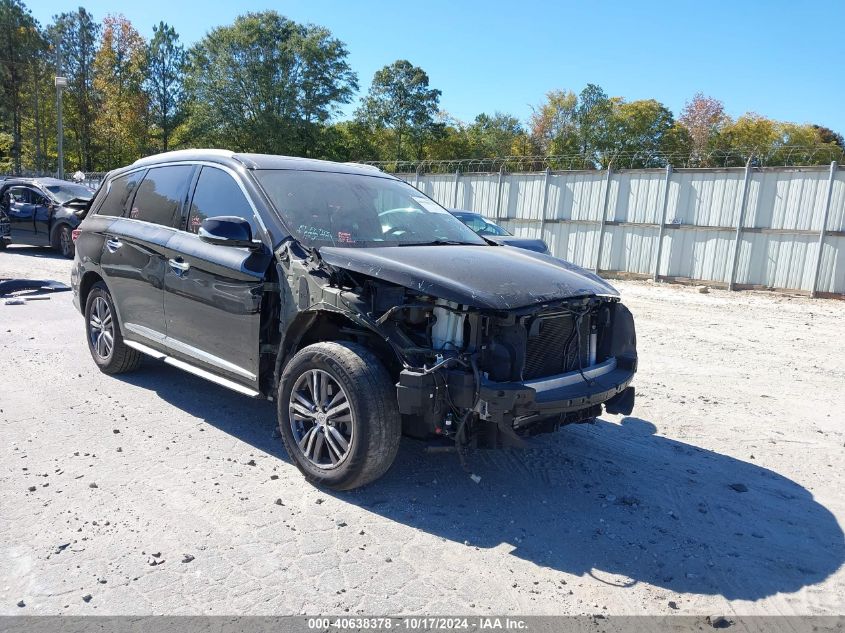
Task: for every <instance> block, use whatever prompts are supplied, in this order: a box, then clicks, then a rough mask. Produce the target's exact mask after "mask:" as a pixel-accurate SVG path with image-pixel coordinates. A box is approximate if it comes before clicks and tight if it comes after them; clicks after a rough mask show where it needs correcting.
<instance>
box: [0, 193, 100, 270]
mask: <svg viewBox="0 0 845 633" xmlns="http://www.w3.org/2000/svg"><path fill="white" fill-rule="evenodd" d="M93 196H94V192H93V191H91V190H90V189H89V188H88V187H86V186H84V185H79V184H76V183H73V182H68V181H66V180H58V179H56V178H8V179H6V180H3V181H2V182H0V246H3V247H5V245H6V244H7V243H8V242H14V243H16V244H30V245H33V246H52V247H53V248H54V249H56V250H57V251H59V252H60V253H61V254H62V255H64V256H65V257H68V258H70V257H73V239H72V233H73V230H74V229H75V228H76V227H78V226H79V223H80V222H81V221H82V218H83V217H84V216H85V212H86V211H87V210H88V205H89V204H90V202H91V198H92V197H93ZM4 218H5V219H4Z"/></svg>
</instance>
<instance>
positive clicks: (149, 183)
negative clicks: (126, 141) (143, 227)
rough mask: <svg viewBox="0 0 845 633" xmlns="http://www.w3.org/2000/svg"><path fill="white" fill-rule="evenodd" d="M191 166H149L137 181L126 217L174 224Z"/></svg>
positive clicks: (177, 220)
mask: <svg viewBox="0 0 845 633" xmlns="http://www.w3.org/2000/svg"><path fill="white" fill-rule="evenodd" d="M192 170H193V167H192V166H190V165H176V166H173V167H155V168H153V169H150V170H149V171H148V172H147V175H146V176H144V179H143V180H142V181H141V184H140V185H138V193H136V194H135V200H134V201H133V202H132V210H131V211H130V212H129V217H130V218H132V219H135V220H143V221H144V222H150V223H152V224H160V225H161V226H169V227H172V228H176V227H177V226H178V225H179V224H180V223H181V215H180V214H179V209H180V208H181V206H182V200H183V199H184V197H185V191H186V188H187V184H188V180H189V178H190V176H191V171H192Z"/></svg>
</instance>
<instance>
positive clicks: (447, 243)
mask: <svg viewBox="0 0 845 633" xmlns="http://www.w3.org/2000/svg"><path fill="white" fill-rule="evenodd" d="M396 246H483V244H478V243H476V242H461V241H460V240H445V239H439V240H431V241H430V242H396Z"/></svg>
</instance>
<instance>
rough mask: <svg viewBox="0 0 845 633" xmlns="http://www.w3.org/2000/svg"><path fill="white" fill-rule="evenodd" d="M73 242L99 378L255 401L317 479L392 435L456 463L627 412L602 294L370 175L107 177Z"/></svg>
mask: <svg viewBox="0 0 845 633" xmlns="http://www.w3.org/2000/svg"><path fill="white" fill-rule="evenodd" d="M76 247H77V254H76V259H75V263H74V267H73V271H72V286H73V289H74V293H75V303H76V305H77V307H78V308H79V309H80V310H81V311H82V312H83V314H84V315H85V331H86V337H87V340H88V346H89V348H90V351H91V355H92V357H93V360H94V362H95V363H96V364H97V366H98V367H99V368H100V369H101V370H102V371H103V372H105V373H110V374H117V373H121V372H126V371H130V370H132V369H135V368H136V367H137V366H138V364H139V362H140V358H141V355H142V354H145V355H148V356H151V357H153V358H157V359H160V360H163V361H164V362H166V363H169V364H172V365H174V366H176V367H179V368H182V369H184V370H187V371H189V372H191V373H194V374H196V375H199V376H201V377H203V378H206V379H209V380H211V381H213V382H216V383H218V384H221V385H224V386H226V387H229V388H231V389H234V390H236V391H238V392H240V393H243V394H246V395H249V396H252V397H256V398H258V397H263V398H267V399H270V400H274V401H275V402H276V406H277V414H278V424H279V430H280V433H281V437H282V440H283V442H284V444H285V447H286V448H287V451H288V453H289V454H290V456H291V458H292V460H293V462H294V463H295V464H296V465H297V467H298V468H299V469H300V470H301V471H302V472H303V474H304V475H305V477H306V478H307V479H308V480H309V481H311V482H314V483H317V484H320V485H324V486H328V487H331V488H335V489H350V488H354V487H357V486H361V485H364V484H366V483H368V482H371V481H373V480H375V479H376V478H378V477H379V476H381V475H382V474H383V473H385V472H386V471H387V469H388V468H389V467H390V465H391V463H392V462H393V460H394V457H395V456H396V452H397V450H398V446H399V439H400V435H401V434H402V433H403V432H404V433H406V434H408V435H411V436H414V437H418V438H440V441H443V440H448V441H449V442H454V443H455V444H456V445H457V447H458V448H459V449H460V450H459V454H460V455H463V454H464V451H465V450H466V449H468V448H470V447H499V446H504V445H515V444H520V443H522V442H523V441H524V438H526V437H527V436H532V435H536V434H540V433H545V432H549V431H554V430H556V429H557V428H559V427H560V426H561V425H562V424H568V423H575V422H582V421H586V420H590V419H592V418H594V417H595V416H597V415H599V413H600V412H601V410H602V406H604V408H605V409H606V410H607V411H609V412H614V413H630V411H631V409H632V407H633V403H634V391H633V387H630V386H629V385H630V383H631V381H632V379H633V376H634V373H635V371H636V369H637V352H636V337H635V333H634V322H633V318H632V316H631V313H630V312H629V311H628V310H627V309H626V308H625V306H624V305H622V303H620V301H619V295H618V293H617V292H616V291H615V290H614V289H613V288H612V287H611V286H610V285H609V284H608V283H607V282H605V281H603V280H602V279H601V278H599V277H597V276H596V275H594V274H592V273H590V272H587V271H585V270H583V269H580V268H578V267H576V266H574V265H571V264H569V263H566V262H564V261H562V260H559V259H555V258H552V257H549V256H547V255H543V254H540V253H535V252H531V251H528V250H520V249H511V248H507V247H503V246H498V245H494V244H490V243H488V242H486V241H484V240H483V239H481V238H480V237H479V236H477V235H476V234H475V233H474V232H472V231H471V230H470V229H469V228H467V227H466V226H465V225H463V224H462V223H461V222H460V221H458V220H457V219H456V218H455V217H454V216H452V215H451V214H450V213H448V212H447V211H446V210H445V209H444V208H442V207H441V206H439V205H438V204H437V203H435V202H434V201H432V200H431V199H429V198H427V197H426V196H425V195H423V194H422V193H420V192H419V191H418V190H416V189H414V188H413V187H412V186H410V185H408V184H407V183H405V182H403V181H401V180H398V179H396V178H394V177H392V176H390V175H388V174H384V173H381V172H378V171H376V170H373V169H371V168H365V167H357V166H353V165H347V164H337V163H330V162H324V161H316V160H306V159H297V158H286V157H280V156H265V155H253V154H235V153H231V152H223V151H219V150H186V151H179V152H170V153H167V154H161V155H158V156H153V157H148V158H145V159H142V160H140V161H137V162H136V163H134V164H133V165H131V166H129V167H127V168H124V169H121V170H118V171H115V172H112V173H110V174H109V175H108V177H107V179H106V181H105V183H104V185H103V186H102V187H101V188H100V189H99V190H98V193H97V196H96V197H95V199H94V201H93V204H92V206H91V211H90V213H89V214H88V216H87V217H86V219H85V220H84V221H83V223H82V225H81V226H80V230H79V237H78V239H77V242H76Z"/></svg>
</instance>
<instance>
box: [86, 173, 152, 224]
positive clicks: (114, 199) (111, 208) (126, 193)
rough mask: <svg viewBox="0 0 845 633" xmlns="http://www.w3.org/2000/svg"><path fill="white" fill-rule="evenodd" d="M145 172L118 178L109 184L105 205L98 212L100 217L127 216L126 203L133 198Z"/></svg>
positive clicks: (104, 200)
mask: <svg viewBox="0 0 845 633" xmlns="http://www.w3.org/2000/svg"><path fill="white" fill-rule="evenodd" d="M145 173H146V172H144V171H143V170H141V171H136V172H132V173H131V174H126V175H125V176H118V177H117V178H114V179H113V180H112V181H111V182H110V183H109V184H108V189H107V191H106V197H105V198H104V199H103V204H101V205H100V208H99V209H98V210H97V214H98V215H111V216H123V215H126V202H127V201H128V200H129V199H130V198H131V197H132V192H133V191H135V188H136V187H137V186H138V183H139V182H141V178H143V177H144V174H145Z"/></svg>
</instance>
